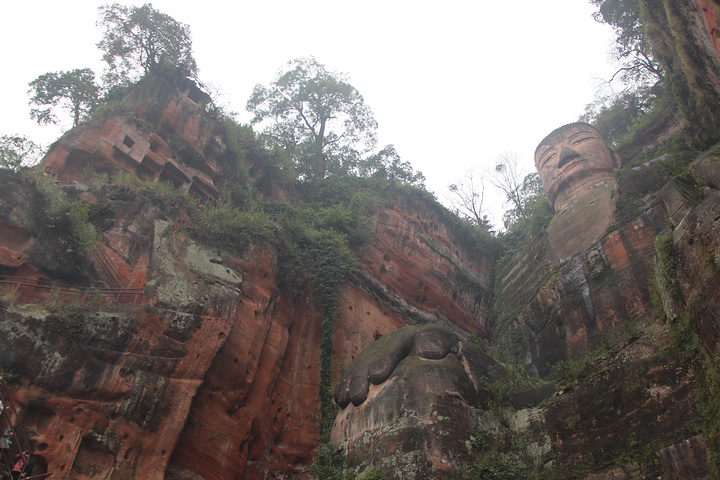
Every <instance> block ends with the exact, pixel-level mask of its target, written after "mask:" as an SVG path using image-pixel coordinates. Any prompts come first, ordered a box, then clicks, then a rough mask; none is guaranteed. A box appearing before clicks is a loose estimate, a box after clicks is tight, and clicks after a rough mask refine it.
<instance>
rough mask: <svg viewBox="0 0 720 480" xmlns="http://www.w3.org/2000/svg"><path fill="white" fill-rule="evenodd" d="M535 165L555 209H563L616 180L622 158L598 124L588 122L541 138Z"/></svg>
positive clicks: (561, 129) (576, 124)
mask: <svg viewBox="0 0 720 480" xmlns="http://www.w3.org/2000/svg"><path fill="white" fill-rule="evenodd" d="M535 166H536V167H537V169H538V172H539V173H540V180H542V184H543V186H544V187H545V192H547V196H548V200H549V201H550V205H552V207H553V209H555V211H559V210H562V209H563V208H564V207H565V206H566V205H568V204H569V203H570V202H572V201H573V200H575V199H576V198H578V197H580V196H582V195H583V194H585V193H586V192H587V191H588V190H589V189H590V188H591V187H592V186H593V185H597V184H598V183H600V182H604V181H608V180H613V176H612V171H613V169H616V168H618V167H620V159H619V157H618V156H617V155H615V154H614V153H613V152H611V151H610V149H609V148H608V146H607V145H606V144H605V140H603V139H602V137H601V136H600V134H599V133H598V131H597V130H595V128H593V127H592V126H590V125H588V124H586V123H572V124H570V125H565V126H564V127H560V128H558V129H557V130H555V131H554V132H552V133H551V134H550V135H548V136H547V137H545V139H544V140H543V141H542V142H540V145H539V146H538V148H537V150H535Z"/></svg>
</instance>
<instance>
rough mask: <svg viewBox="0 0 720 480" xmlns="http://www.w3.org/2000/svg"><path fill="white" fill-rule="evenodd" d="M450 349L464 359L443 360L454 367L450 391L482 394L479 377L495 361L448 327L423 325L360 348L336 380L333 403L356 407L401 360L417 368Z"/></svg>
mask: <svg viewBox="0 0 720 480" xmlns="http://www.w3.org/2000/svg"><path fill="white" fill-rule="evenodd" d="M451 352H454V353H455V354H457V355H456V356H457V357H459V358H460V359H462V360H463V361H460V360H458V359H457V358H455V355H454V356H453V359H452V361H451V362H447V361H446V362H443V365H444V367H445V368H447V365H452V366H454V368H452V372H451V375H449V377H451V380H452V383H453V384H455V386H456V387H457V388H456V389H454V390H455V391H454V392H449V393H454V394H457V395H461V396H467V397H476V396H477V395H478V394H481V391H480V390H481V389H480V388H479V378H480V377H481V376H482V374H484V373H485V370H486V367H487V365H488V364H493V363H495V362H494V361H492V360H491V359H490V358H489V357H488V356H487V355H485V354H484V353H483V352H481V351H480V350H479V349H477V348H475V347H472V346H471V345H468V344H464V343H462V342H458V340H457V338H455V335H454V334H453V333H452V332H451V331H450V330H449V329H448V328H446V327H443V326H440V325H422V326H414V327H405V328H402V329H400V330H397V331H395V332H392V333H390V334H388V335H385V336H384V337H382V338H380V339H378V340H377V341H376V342H374V343H373V344H371V345H370V346H369V347H367V348H366V349H365V350H363V352H361V353H360V355H358V356H357V358H356V359H355V360H353V362H352V363H351V364H350V366H349V367H348V369H347V371H346V372H345V373H344V375H343V376H342V377H341V378H340V381H339V382H338V383H337V385H336V387H335V402H336V403H337V404H338V405H339V406H340V408H345V407H347V406H348V405H349V404H350V403H352V404H353V405H354V406H356V407H357V406H359V405H361V404H362V403H363V402H365V400H366V399H367V396H368V392H369V389H370V385H380V384H382V383H384V382H385V381H387V380H388V378H389V377H390V376H391V374H392V373H393V371H395V369H396V367H397V366H398V364H399V363H400V362H403V361H404V360H406V359H407V360H406V361H405V362H404V363H407V364H408V365H410V366H415V367H417V366H418V365H421V363H418V362H422V361H433V360H443V359H446V357H448V355H449V354H451ZM469 357H472V358H471V359H470V360H471V362H470V363H471V365H469V366H468V367H467V368H465V367H464V366H463V363H468V362H467V361H465V360H468V358H469ZM422 363H424V362H422ZM468 373H469V375H468ZM445 376H447V375H445ZM447 379H448V378H445V380H447ZM482 393H484V391H483V392H482ZM471 403H475V402H471Z"/></svg>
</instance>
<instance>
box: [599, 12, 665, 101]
mask: <svg viewBox="0 0 720 480" xmlns="http://www.w3.org/2000/svg"><path fill="white" fill-rule="evenodd" d="M590 3H592V4H593V5H594V6H595V7H597V9H598V10H597V11H596V12H595V13H594V14H593V18H594V19H595V20H596V21H598V22H600V23H606V24H608V25H610V26H611V27H612V28H613V30H614V31H615V35H616V41H615V47H614V49H613V52H612V55H613V57H614V59H615V60H617V62H618V63H619V64H620V68H619V69H618V71H617V72H615V74H614V75H613V77H612V79H610V81H611V82H612V81H613V79H614V78H615V77H616V76H618V75H620V77H621V78H622V80H623V81H624V82H625V83H627V84H628V85H634V86H636V87H639V86H644V85H649V84H653V83H655V82H657V81H659V80H661V79H662V75H663V72H662V68H661V66H660V65H659V64H658V63H657V62H656V61H655V58H654V57H653V53H652V49H651V47H650V42H649V40H648V38H647V36H646V35H645V25H644V24H643V21H642V18H641V15H640V5H639V2H638V1H637V0H590Z"/></svg>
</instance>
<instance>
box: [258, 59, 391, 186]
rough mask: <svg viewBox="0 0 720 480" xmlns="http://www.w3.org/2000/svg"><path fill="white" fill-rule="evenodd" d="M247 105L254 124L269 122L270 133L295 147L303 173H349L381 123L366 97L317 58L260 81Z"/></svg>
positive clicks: (322, 175)
mask: <svg viewBox="0 0 720 480" xmlns="http://www.w3.org/2000/svg"><path fill="white" fill-rule="evenodd" d="M247 109H248V111H250V112H253V113H254V114H255V117H254V119H253V124H256V123H259V122H263V121H265V120H269V121H270V124H269V125H268V126H267V127H266V129H265V132H266V133H267V134H268V135H270V137H271V138H272V139H273V140H274V141H275V142H276V143H277V144H278V145H279V146H281V147H282V148H284V149H286V150H287V151H288V152H290V155H291V156H292V159H293V161H294V163H295V165H296V167H297V171H298V174H299V175H300V176H301V178H305V179H313V178H314V179H318V180H322V179H323V178H325V176H326V175H327V174H341V173H347V172H349V171H350V170H351V169H352V168H353V167H354V166H355V165H356V164H357V163H358V161H359V159H360V156H361V154H362V153H365V152H369V151H370V150H372V148H374V146H375V142H376V130H377V122H376V121H375V118H374V117H373V114H372V112H371V110H370V108H369V107H368V106H367V105H365V101H364V100H363V97H362V96H361V95H360V93H359V92H358V91H357V89H355V87H353V86H352V85H350V84H349V83H348V82H347V80H346V78H345V76H344V75H342V74H340V73H336V72H330V71H328V70H326V69H325V66H324V65H322V64H321V63H319V62H318V61H317V60H315V58H312V57H310V58H298V59H295V60H292V61H290V62H288V69H287V70H286V71H285V72H281V73H280V74H279V75H278V77H277V79H276V80H275V81H273V82H272V83H271V84H270V85H269V86H267V87H265V86H262V85H256V86H255V89H254V91H253V94H252V96H251V97H250V99H249V100H248V103H247Z"/></svg>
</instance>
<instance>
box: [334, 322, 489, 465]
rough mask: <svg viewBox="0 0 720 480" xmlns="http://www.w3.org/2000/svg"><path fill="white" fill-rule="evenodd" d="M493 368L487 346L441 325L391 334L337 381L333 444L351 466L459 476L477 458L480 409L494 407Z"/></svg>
mask: <svg viewBox="0 0 720 480" xmlns="http://www.w3.org/2000/svg"><path fill="white" fill-rule="evenodd" d="M494 366H496V362H495V361H494V360H492V359H491V358H490V357H489V356H488V355H487V354H486V353H484V352H483V351H482V350H481V349H479V348H477V347H474V346H473V345H470V344H468V343H465V342H458V341H457V340H456V339H455V338H454V337H453V335H452V333H451V331H450V330H448V329H447V328H443V327H440V326H437V325H431V324H429V325H425V326H417V327H405V328H402V329H400V330H397V331H395V332H392V333H390V334H388V335H385V336H384V337H382V338H381V339H379V340H378V341H376V342H375V343H373V344H372V345H370V346H369V347H368V348H366V349H365V350H364V351H363V352H362V353H361V354H360V355H359V356H358V357H357V358H356V359H355V360H354V361H353V362H352V364H350V367H349V368H348V369H347V371H346V372H345V374H344V375H343V376H342V377H341V379H340V381H339V382H338V384H337V387H336V389H335V401H336V402H337V403H338V405H339V406H340V411H339V412H338V414H337V419H336V421H335V426H334V428H333V431H332V434H331V441H332V443H333V445H334V446H335V447H336V448H341V449H343V450H345V451H346V452H347V457H348V463H349V465H350V466H351V467H356V466H362V467H364V468H363V469H365V468H367V467H368V466H369V465H374V466H376V467H379V468H381V469H383V470H384V471H387V472H391V473H392V474H395V475H396V474H398V472H401V473H402V476H403V477H404V478H430V477H433V478H444V477H447V478H457V476H458V474H459V472H463V471H464V470H465V466H466V465H468V464H469V463H471V462H472V457H471V456H470V451H469V450H468V448H467V445H466V443H469V442H470V439H471V436H472V435H473V431H472V430H471V429H468V428H467V426H468V425H472V424H473V423H474V416H475V414H474V410H475V409H479V408H488V403H489V393H488V392H487V390H486V386H485V385H484V384H483V381H484V377H485V376H486V375H487V373H488V369H489V368H491V367H494ZM368 452H370V453H369V454H368Z"/></svg>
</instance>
